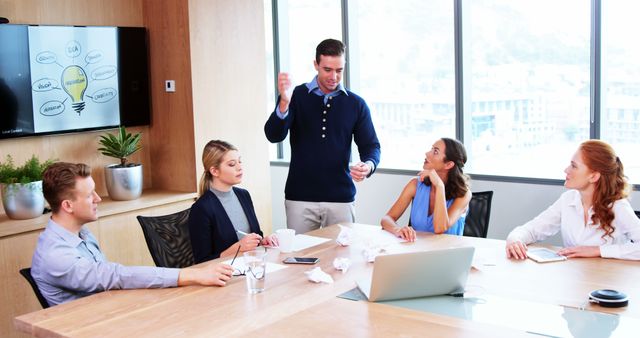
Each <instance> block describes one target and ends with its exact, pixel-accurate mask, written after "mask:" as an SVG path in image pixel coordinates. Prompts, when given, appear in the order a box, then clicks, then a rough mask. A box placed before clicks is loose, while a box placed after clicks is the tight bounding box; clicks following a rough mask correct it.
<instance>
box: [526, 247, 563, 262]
mask: <svg viewBox="0 0 640 338" xmlns="http://www.w3.org/2000/svg"><path fill="white" fill-rule="evenodd" d="M527 257H529V258H531V259H533V260H534V261H536V262H538V263H546V262H557V261H564V260H566V259H567V257H565V256H562V255H559V254H558V253H556V252H555V251H553V250H550V249H547V248H529V249H528V250H527Z"/></svg>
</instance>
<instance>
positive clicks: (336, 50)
mask: <svg viewBox="0 0 640 338" xmlns="http://www.w3.org/2000/svg"><path fill="white" fill-rule="evenodd" d="M344 51H345V46H344V43H342V41H338V40H335V39H326V40H324V41H322V42H320V44H318V47H316V63H317V64H318V65H320V55H324V56H341V55H344Z"/></svg>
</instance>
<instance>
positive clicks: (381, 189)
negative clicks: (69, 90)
mask: <svg viewBox="0 0 640 338" xmlns="http://www.w3.org/2000/svg"><path fill="white" fill-rule="evenodd" d="M288 170H289V168H288V167H283V166H277V165H271V196H272V198H273V199H272V206H273V227H274V229H278V228H283V227H285V226H286V217H285V212H284V184H285V181H286V179H287V172H288ZM411 178H412V176H409V175H398V174H383V173H379V172H378V173H376V174H374V175H373V176H371V177H370V178H369V179H367V180H365V181H364V182H361V183H356V188H357V190H358V192H357V195H356V221H357V222H359V223H366V224H379V223H380V218H381V217H382V216H383V215H384V214H385V213H386V212H387V210H389V208H390V207H391V204H393V202H394V201H395V200H396V198H397V197H398V195H399V194H400V191H402V188H403V187H404V186H405V184H407V182H408V181H409V180H410V179H411ZM471 190H472V191H485V190H493V192H494V193H493V201H492V205H491V220H490V223H489V234H488V237H489V238H495V239H505V238H506V237H507V235H508V234H509V231H511V229H513V228H514V227H516V226H518V225H521V224H523V223H525V222H527V221H528V220H530V219H532V218H533V217H535V216H536V215H537V214H539V213H540V212H541V211H543V210H544V209H546V208H547V207H548V206H549V205H551V204H552V203H553V202H554V201H555V200H556V199H557V198H558V197H559V196H560V194H561V193H562V192H563V191H564V187H562V186H554V185H543V184H528V183H508V182H492V181H479V180H474V181H472V182H471ZM631 205H632V206H633V207H634V209H635V210H640V192H633V193H632V196H631ZM408 214H409V212H405V214H404V215H403V216H402V218H401V219H400V220H401V223H403V224H406V223H407V221H408ZM547 242H549V243H552V244H555V245H560V244H561V243H562V242H561V240H560V238H559V236H554V238H551V239H549V240H547Z"/></svg>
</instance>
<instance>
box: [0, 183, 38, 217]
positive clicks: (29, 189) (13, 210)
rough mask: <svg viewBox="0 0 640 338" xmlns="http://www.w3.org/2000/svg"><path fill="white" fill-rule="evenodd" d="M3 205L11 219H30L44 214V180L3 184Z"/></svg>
mask: <svg viewBox="0 0 640 338" xmlns="http://www.w3.org/2000/svg"><path fill="white" fill-rule="evenodd" d="M1 186H2V206H4V211H5V213H6V214H7V216H8V217H9V218H11V219H30V218H36V217H38V216H40V215H42V212H43V211H44V196H43V195H42V181H36V182H31V183H25V184H22V183H11V184H2V185H1Z"/></svg>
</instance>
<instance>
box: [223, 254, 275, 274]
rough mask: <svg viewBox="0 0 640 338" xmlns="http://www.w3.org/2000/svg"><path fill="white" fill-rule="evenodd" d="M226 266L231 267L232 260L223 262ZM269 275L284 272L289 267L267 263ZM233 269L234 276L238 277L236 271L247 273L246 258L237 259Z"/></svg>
mask: <svg viewBox="0 0 640 338" xmlns="http://www.w3.org/2000/svg"><path fill="white" fill-rule="evenodd" d="M222 263H224V264H229V265H231V259H229V260H226V261H224V262H222ZM266 268H267V273H271V272H276V271H278V270H282V269H285V268H288V266H286V265H283V264H276V263H271V262H267V266H266ZM233 269H234V275H236V274H237V273H236V271H245V270H246V269H247V266H246V265H245V264H244V258H243V257H240V256H238V257H237V258H236V260H235V261H234V262H233Z"/></svg>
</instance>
